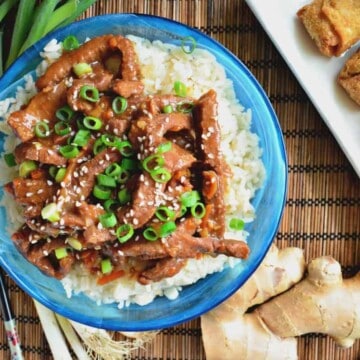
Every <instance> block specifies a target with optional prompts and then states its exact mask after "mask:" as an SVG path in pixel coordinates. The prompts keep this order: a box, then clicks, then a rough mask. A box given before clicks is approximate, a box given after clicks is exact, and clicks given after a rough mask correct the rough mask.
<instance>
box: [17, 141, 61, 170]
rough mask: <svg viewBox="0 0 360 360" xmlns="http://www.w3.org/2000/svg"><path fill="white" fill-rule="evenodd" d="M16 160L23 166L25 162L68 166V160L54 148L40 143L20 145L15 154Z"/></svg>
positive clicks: (32, 142) (29, 142)
mask: <svg viewBox="0 0 360 360" xmlns="http://www.w3.org/2000/svg"><path fill="white" fill-rule="evenodd" d="M14 155H15V160H16V162H17V163H18V164H21V163H22V162H23V161H24V160H34V161H39V162H41V163H43V164H50V165H56V166H63V165H66V162H67V160H66V159H65V158H64V157H63V156H62V155H60V154H59V153H58V151H57V149H55V148H54V147H53V146H51V147H50V146H46V145H45V144H43V143H41V142H39V141H27V142H23V143H20V144H19V145H18V146H17V147H16V149H15V152H14Z"/></svg>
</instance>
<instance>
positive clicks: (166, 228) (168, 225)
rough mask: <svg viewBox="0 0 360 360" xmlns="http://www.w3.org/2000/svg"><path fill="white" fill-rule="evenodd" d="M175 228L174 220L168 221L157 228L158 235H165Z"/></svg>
mask: <svg viewBox="0 0 360 360" xmlns="http://www.w3.org/2000/svg"><path fill="white" fill-rule="evenodd" d="M175 230H176V224H175V223H174V221H168V222H166V223H164V224H162V225H161V226H160V229H159V236H160V237H162V238H163V237H167V236H169V235H170V234H172V233H173V232H174V231H175Z"/></svg>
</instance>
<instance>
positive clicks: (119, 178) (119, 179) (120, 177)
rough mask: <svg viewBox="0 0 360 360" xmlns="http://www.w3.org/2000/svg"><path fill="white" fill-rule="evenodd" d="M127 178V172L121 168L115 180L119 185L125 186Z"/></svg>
mask: <svg viewBox="0 0 360 360" xmlns="http://www.w3.org/2000/svg"><path fill="white" fill-rule="evenodd" d="M129 177H130V174H129V172H128V171H127V170H125V169H123V168H121V171H120V174H119V175H118V176H117V177H116V180H117V182H118V183H119V184H125V183H126V182H127V181H128V180H129Z"/></svg>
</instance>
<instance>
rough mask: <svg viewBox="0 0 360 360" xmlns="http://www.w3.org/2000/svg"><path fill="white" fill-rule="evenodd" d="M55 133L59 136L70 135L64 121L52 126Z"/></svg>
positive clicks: (68, 127) (69, 129)
mask: <svg viewBox="0 0 360 360" xmlns="http://www.w3.org/2000/svg"><path fill="white" fill-rule="evenodd" d="M54 130H55V133H56V134H57V135H60V136H64V135H68V134H70V133H71V127H70V125H69V124H68V123H67V122H65V121H59V122H57V123H56V124H55V126H54Z"/></svg>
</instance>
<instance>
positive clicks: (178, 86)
mask: <svg viewBox="0 0 360 360" xmlns="http://www.w3.org/2000/svg"><path fill="white" fill-rule="evenodd" d="M174 91H175V94H176V95H177V96H180V97H185V96H186V92H187V90H186V85H185V84H184V83H183V82H181V81H175V82H174Z"/></svg>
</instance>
